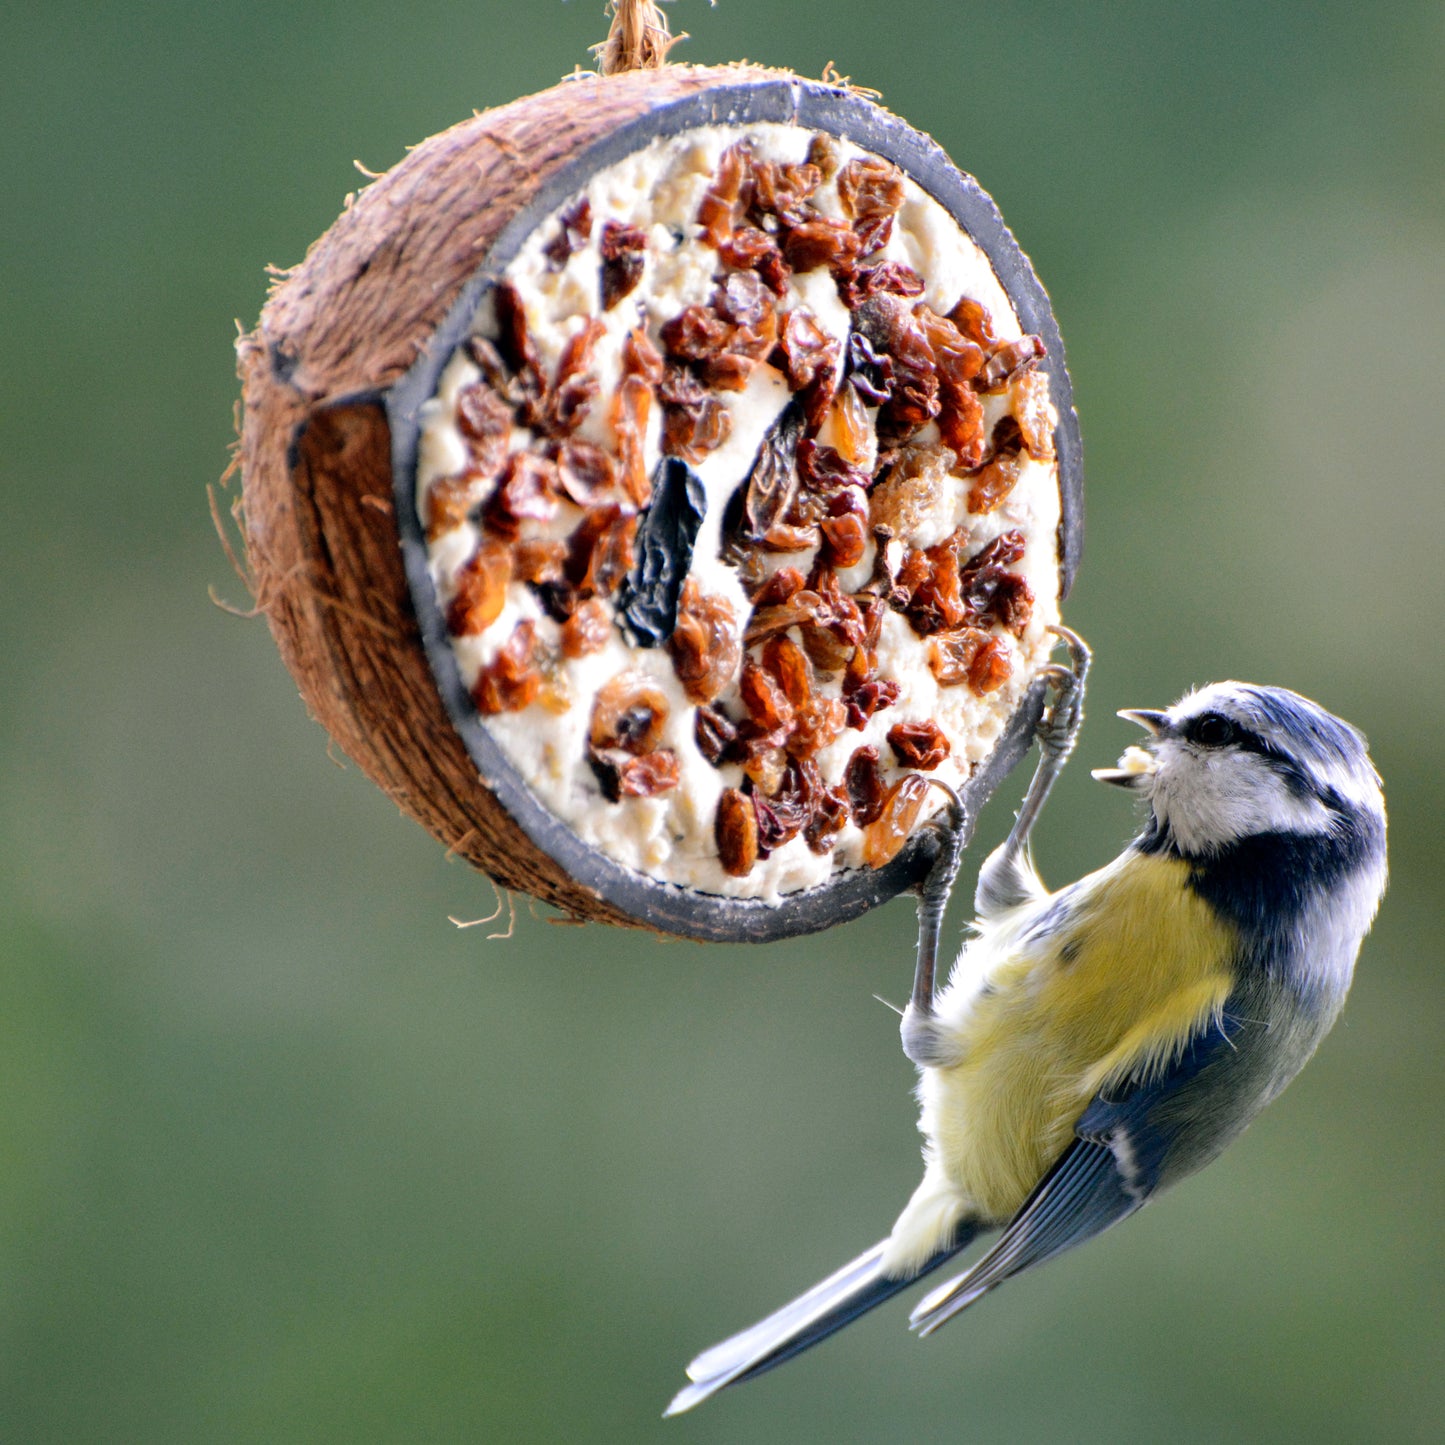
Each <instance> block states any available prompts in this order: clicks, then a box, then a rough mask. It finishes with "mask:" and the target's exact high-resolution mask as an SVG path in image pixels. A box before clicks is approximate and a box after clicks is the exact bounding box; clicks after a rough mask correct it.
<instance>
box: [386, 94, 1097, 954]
mask: <svg viewBox="0 0 1445 1445" xmlns="http://www.w3.org/2000/svg"><path fill="white" fill-rule="evenodd" d="M578 84H579V88H580V87H581V86H582V85H585V84H587V82H586V81H582V82H578ZM580 99H581V97H580V96H579V100H580ZM766 122H775V123H780V124H784V125H798V126H801V127H804V128H807V129H811V130H814V131H822V132H824V133H827V134H830V135H833V136H835V137H838V138H839V139H847V140H849V141H852V142H853V143H855V144H857V145H859V146H861V147H863V148H864V149H866V150H870V151H872V152H874V153H875V154H877V155H881V156H883V157H885V158H886V159H888V160H891V161H893V162H894V163H895V164H896V165H898V166H900V167H901V168H902V169H903V170H904V172H905V173H906V174H907V175H908V176H909V177H910V178H911V179H912V180H914V181H915V182H916V183H917V184H918V185H919V186H920V187H921V188H922V189H923V190H924V191H926V192H927V193H928V194H929V195H931V196H932V197H933V198H934V199H935V200H936V201H938V202H939V204H940V205H942V206H943V208H944V209H945V210H946V211H947V212H948V213H949V215H950V216H952V217H953V219H954V220H955V221H956V222H957V223H958V224H959V225H960V226H961V227H962V229H963V230H964V231H965V233H966V234H967V235H969V236H970V237H971V238H972V240H973V241H974V243H975V244H976V245H977V246H978V247H979V248H980V250H982V251H983V253H984V254H985V256H986V257H987V258H988V260H989V264H990V265H991V266H992V267H993V269H994V273H995V275H996V276H997V277H998V280H999V283H1000V285H1001V286H1002V287H1003V289H1004V291H1005V293H1006V294H1007V295H1008V297H1009V300H1010V302H1011V303H1012V304H1013V306H1014V308H1015V310H1016V311H1017V312H1018V316H1019V320H1020V323H1021V325H1022V326H1023V329H1024V331H1025V332H1032V333H1035V334H1037V335H1039V336H1040V337H1041V338H1042V339H1043V342H1044V346H1045V349H1046V353H1047V354H1046V356H1045V357H1044V359H1043V360H1042V361H1041V362H1040V365H1041V367H1042V368H1043V369H1044V370H1046V371H1047V372H1048V374H1049V382H1050V395H1051V399H1052V401H1053V403H1054V405H1055V407H1056V409H1057V411H1058V414H1059V422H1058V426H1057V428H1056V430H1055V450H1056V453H1057V460H1058V478H1059V500H1060V522H1059V532H1058V554H1059V583H1060V591H1059V595H1060V599H1061V600H1062V599H1063V598H1065V597H1067V595H1068V592H1069V589H1070V587H1071V585H1072V583H1073V579H1074V575H1075V573H1076V571H1077V568H1078V560H1079V553H1080V550H1081V547H1082V541H1083V458H1082V444H1081V439H1080V434H1079V421H1078V415H1077V413H1076V411H1075V409H1074V403H1073V387H1072V384H1071V381H1070V378H1069V374H1068V369H1067V366H1066V364H1065V359H1064V346H1063V339H1062V336H1061V335H1060V333H1059V329H1058V323H1057V321H1056V320H1055V318H1054V314H1053V308H1052V305H1051V304H1050V302H1049V298H1048V294H1047V292H1046V291H1045V290H1044V287H1043V285H1042V283H1041V282H1040V281H1039V279H1038V277H1037V275H1036V274H1035V272H1034V269H1033V266H1032V264H1031V262H1030V261H1029V259H1028V256H1027V255H1026V254H1025V253H1024V251H1023V249H1022V248H1021V247H1020V246H1019V244H1018V242H1017V240H1016V239H1015V238H1014V236H1013V233H1012V232H1011V231H1010V230H1009V229H1008V227H1007V225H1006V224H1005V223H1004V220H1003V217H1002V215H1001V214H1000V212H999V209H998V207H997V205H996V204H995V203H994V201H993V199H992V197H990V196H989V195H988V193H987V192H986V191H984V190H983V188H982V187H981V186H980V185H979V184H978V182H977V181H976V180H974V178H973V177H972V176H970V175H968V174H967V173H966V172H964V171H962V170H960V169H959V168H958V167H957V166H956V165H955V164H954V163H953V161H952V160H951V159H950V158H949V157H948V155H947V153H946V152H945V151H944V150H943V148H942V147H941V146H939V145H938V144H937V142H935V141H933V140H932V139H931V138H929V137H928V136H926V135H924V134H923V133H922V132H920V131H918V130H915V129H914V128H913V127H912V126H910V125H908V124H907V122H905V121H903V120H901V119H900V118H899V117H898V116H895V115H893V114H892V113H891V112H889V111H887V110H884V109H883V108H882V107H881V106H878V105H875V104H873V102H872V101H870V100H868V99H866V98H865V97H863V96H862V95H860V94H859V93H858V92H857V91H853V90H849V89H845V88H840V87H835V86H828V85H823V84H820V83H817V82H812V81H807V80H804V79H802V78H801V77H789V78H786V79H777V78H766V79H762V80H758V81H748V82H741V83H732V84H723V85H718V86H714V87H709V88H708V89H706V90H703V91H701V92H698V93H696V94H692V95H687V96H683V97H680V98H677V99H673V100H670V101H667V102H665V103H664V104H662V105H660V106H658V107H655V108H654V109H652V110H650V111H648V112H646V113H644V114H643V115H641V116H638V117H635V118H633V119H631V120H629V121H627V122H625V123H624V124H622V125H620V126H619V127H618V128H617V129H616V130H614V131H613V132H611V133H610V134H609V135H606V136H604V137H602V138H601V139H599V140H597V141H595V142H593V143H592V144H591V145H588V146H586V147H584V148H583V149H581V150H579V151H578V153H577V154H576V155H575V156H573V157H572V158H571V159H569V160H568V161H566V162H564V163H563V164H562V165H560V166H558V167H557V169H556V170H554V171H553V172H552V173H551V174H550V175H549V176H548V177H547V178H546V179H545V180H544V181H543V183H542V184H541V185H540V186H539V188H538V189H537V191H536V193H535V195H534V196H533V197H532V199H531V200H530V201H529V202H528V203H527V204H526V205H525V206H524V207H522V208H521V209H520V210H519V211H518V212H517V213H516V214H515V215H514V216H513V217H512V218H511V219H510V220H509V221H508V222H507V223H506V224H505V225H504V226H503V227H502V229H501V230H500V231H499V232H498V233H497V236H496V238H495V239H494V241H493V242H492V244H491V246H490V247H489V248H488V250H487V253H486V255H485V256H484V257H483V258H482V260H481V261H480V263H479V264H478V266H477V268H476V269H475V270H474V271H473V273H472V275H471V277H470V278H469V279H468V280H467V282H466V283H465V284H464V285H463V287H462V289H461V291H460V292H459V293H458V294H457V297H456V299H455V300H454V301H453V302H452V304H451V305H450V307H449V308H448V310H447V312H446V315H445V316H444V317H443V319H442V321H441V322H440V324H439V325H438V326H437V327H436V329H435V330H434V331H433V332H432V334H431V336H430V337H429V338H428V340H427V342H426V345H425V347H424V348H423V349H422V351H421V353H420V355H419V356H418V357H417V359H416V361H415V362H414V363H413V364H412V365H411V366H410V367H409V368H408V370H407V371H406V372H405V373H404V374H403V375H402V376H401V377H399V378H398V379H397V380H396V381H395V382H394V383H393V384H392V385H391V386H390V387H388V388H386V389H385V390H384V391H383V392H382V393H381V395H380V397H379V398H378V399H380V400H381V401H382V402H383V403H384V405H385V408H386V413H387V419H388V423H389V426H390V431H391V448H392V482H393V488H394V496H395V516H396V522H397V532H398V541H399V544H400V548H401V553H402V562H403V568H404V571H405V574H406V581H407V589H408V591H409V593H410V596H411V602H412V606H413V608H414V610H415V615H416V621H417V625H418V629H419V632H420V636H421V641H422V646H423V649H424V651H425V654H426V658H427V662H428V665H429V667H430V669H431V673H432V677H433V679H434V681H435V683H436V686H437V691H438V694H439V696H440V698H441V701H442V705H443V707H444V708H445V710H446V712H447V715H448V717H449V718H450V720H451V722H452V725H453V727H454V728H455V729H456V731H457V734H458V736H459V737H460V738H461V740H462V743H463V745H464V747H465V748H466V751H467V754H468V756H469V757H470V758H471V760H472V762H473V763H474V764H475V766H476V767H477V769H478V772H479V776H480V781H481V783H482V785H483V786H484V787H486V788H487V789H488V790H489V791H490V792H491V793H492V794H493V796H494V797H495V798H496V800H497V801H498V802H499V803H500V804H501V806H502V807H503V808H504V810H505V811H506V813H507V815H508V816H509V817H510V818H511V820H512V822H513V823H514V824H516V826H517V827H518V828H520V829H521V831H522V833H523V834H524V835H525V836H526V838H527V839H528V840H529V841H530V842H531V844H532V845H533V846H534V847H536V848H537V849H539V850H540V851H541V852H543V853H544V854H546V855H547V856H548V857H550V858H551V859H552V860H553V861H554V862H555V863H557V864H558V865H559V866H561V867H562V868H563V869H564V870H565V871H566V872H567V873H568V875H569V876H570V877H571V879H572V880H573V881H574V882H575V883H577V884H580V885H581V886H582V887H584V888H585V889H587V890H588V891H589V892H591V893H593V894H595V895H596V896H597V897H599V898H600V899H602V900H603V901H605V902H606V903H608V904H610V905H612V906H613V907H615V908H616V909H618V910H619V911H621V912H622V913H624V914H626V915H627V916H628V917H630V918H632V919H634V920H635V921H637V922H638V923H641V924H643V925H644V926H646V927H649V928H653V929H659V930H661V931H663V932H666V933H670V934H674V935H677V936H679V937H685V938H691V939H696V940H700V941H707V942H741V941H750V942H769V941H774V940H780V939H784V938H792V937H797V936H800V935H803V934H807V933H814V932H819V931H821V930H823V929H827V928H830V927H832V926H833V925H835V924H838V923H843V922H846V921H849V920H851V919H853V918H857V917H860V916H861V915H862V914H864V913H866V912H868V911H869V910H870V909H872V908H874V907H876V906H878V905H879V904H881V903H885V902H887V901H888V900H889V899H891V898H893V897H895V896H897V895H898V894H899V893H901V892H903V891H904V890H906V889H908V888H910V887H912V886H914V885H916V884H917V883H918V882H919V881H920V879H921V878H922V877H923V875H924V874H925V873H926V872H927V870H928V867H929V864H930V863H931V861H932V858H933V856H934V853H935V845H934V841H933V837H932V835H931V832H930V830H928V829H922V830H920V831H919V832H917V833H915V834H914V836H913V837H912V838H910V839H909V841H908V843H907V844H906V845H905V847H904V848H903V849H902V850H901V851H900V853H899V854H898V856H897V857H895V858H894V859H893V860H892V861H891V862H889V863H888V864H886V865H885V866H884V867H882V868H877V869H870V868H856V869H849V870H847V871H846V872H843V873H840V874H838V875H836V876H835V877H833V878H832V879H830V880H829V881H828V882H826V883H823V884H821V885H819V886H818V887H815V888H811V889H806V890H802V891H799V892H795V893H789V894H783V895H782V896H781V897H779V898H778V899H776V900H767V899H758V898H735V897H728V896H725V895H721V894H714V893H707V892H703V891H701V890H697V889H692V888H685V887H683V886H682V885H680V884H674V883H667V882H663V881H660V880H657V879H654V878H650V877H648V876H647V875H646V874H643V873H639V872H637V871H635V870H633V869H631V868H628V867H626V866H625V865H623V864H620V863H617V862H615V861H613V860H612V859H611V858H609V857H607V856H606V855H605V854H603V853H602V852H600V851H599V850H598V849H596V848H594V847H593V846H591V845H590V844H587V843H584V842H583V841H582V840H581V839H580V838H578V836H577V835H576V834H575V833H573V832H572V830H571V829H570V828H569V827H568V826H567V824H566V823H565V822H563V820H562V819H560V818H558V817H557V815H556V814H554V813H553V812H551V810H550V809H548V808H547V807H546V806H545V805H544V804H543V803H542V802H541V801H540V800H539V799H538V798H537V797H536V795H535V794H534V793H533V792H532V790H531V789H530V787H528V785H527V783H526V780H525V779H524V778H523V777H522V775H521V774H520V772H519V771H518V770H517V769H516V768H515V767H514V766H513V764H512V763H511V761H510V760H509V759H508V758H507V757H506V755H505V754H504V753H503V751H502V749H501V747H500V746H499V745H498V743H497V742H496V740H495V739H494V738H493V737H492V736H491V734H490V733H489V732H488V731H487V729H486V726H485V725H484V724H483V722H482V721H481V718H480V717H479V715H478V714H477V712H476V709H475V707H474V705H473V703H472V699H471V696H470V694H469V692H468V691H467V688H466V687H465V685H464V683H463V682H462V678H461V674H460V671H459V669H458V667H457V662H456V657H455V654H454V653H453V651H452V646H451V639H450V636H449V634H448V632H447V629H446V622H445V618H444V615H443V612H442V609H441V607H440V606H439V604H438V602H437V599H436V592H435V589H434V587H433V585H432V581H431V574H430V571H429V567H428V561H429V559H428V553H427V545H426V539H425V536H424V534H423V531H422V528H421V523H420V519H419V518H418V515H417V508H416V469H417V453H418V445H419V439H420V413H421V407H422V405H423V404H424V403H425V402H426V401H428V400H429V399H430V398H431V397H432V396H433V395H435V392H436V389H437V384H438V382H439V380H440V376H441V372H442V370H443V368H444V367H445V366H446V363H447V361H448V360H449V359H450V357H451V356H452V354H453V352H454V351H455V350H456V348H457V346H458V345H460V344H461V342H462V341H463V340H464V339H465V337H466V336H467V335H468V334H469V332H470V330H471V326H472V323H473V320H474V318H475V315H476V311H477V308H478V306H479V304H480V303H481V301H482V298H483V297H484V296H485V294H486V292H487V290H488V289H489V288H490V287H491V286H493V285H494V284H495V283H496V282H497V280H499V279H500V277H501V275H502V273H503V272H504V271H505V268H506V267H507V266H508V265H509V264H510V263H511V262H512V261H513V260H514V259H515V257H516V255H517V254H518V252H519V251H520V250H521V247H522V245H523V244H524V243H525V241H526V239H527V238H528V237H529V236H530V235H531V234H532V233H533V232H534V231H535V230H536V228H537V227H538V226H539V225H540V224H542V222H543V221H545V220H546V219H547V217H549V216H550V215H552V214H553V212H555V211H556V210H557V209H558V208H559V207H560V206H561V205H562V204H563V203H564V202H565V201H566V200H567V199H568V198H569V197H570V196H571V195H573V194H574V193H575V192H576V191H577V190H579V189H580V188H581V186H583V185H585V184H586V182H587V180H588V179H590V178H591V176H592V175H594V174H596V172H597V171H599V170H601V169H604V168H605V167H607V166H609V165H612V164H614V163H616V162H618V161H621V160H623V159H625V158H626V157H627V156H629V155H631V154H633V153H634V152H635V151H638V150H640V149H642V148H643V147H644V146H646V145H648V144H650V143H651V142H653V141H655V140H659V139H663V138H668V137H671V136H674V135H678V134H680V133H682V132H684V131H688V130H694V129H697V128H699V127H702V126H709V125H752V124H758V123H766ZM1045 690H1046V689H1045V685H1044V683H1043V682H1042V681H1041V680H1039V681H1036V682H1035V683H1034V684H1033V686H1031V687H1030V688H1029V689H1028V691H1027V692H1026V693H1025V695H1024V697H1023V699H1022V700H1021V701H1020V704H1019V706H1018V707H1017V708H1016V709H1015V711H1014V713H1013V715H1012V716H1011V718H1010V720H1009V723H1008V726H1007V727H1006V728H1005V729H1004V731H1003V732H1002V733H1001V734H1000V735H999V737H998V739H997V741H996V742H995V744H994V747H993V749H992V750H991V751H990V753H989V755H988V756H987V758H985V759H984V761H983V762H982V764H980V765H979V766H978V767H977V768H976V769H975V771H974V772H973V774H972V775H971V776H970V778H969V780H968V782H967V784H966V785H965V787H964V788H963V789H962V797H963V801H964V804H965V808H966V814H967V818H966V822H965V832H966V836H965V840H964V841H965V844H967V842H968V840H969V839H970V838H971V836H972V833H973V830H974V827H975V824H976V820H977V818H978V815H979V813H980V812H981V810H982V808H983V806H984V804H985V803H986V802H987V801H988V799H989V797H990V796H991V795H992V794H993V792H994V791H995V789H996V788H997V787H998V786H999V784H1000V783H1002V781H1003V780H1004V778H1005V777H1006V776H1007V775H1008V774H1009V773H1010V772H1011V771H1012V770H1013V768H1014V767H1015V766H1016V765H1017V764H1018V763H1019V761H1020V760H1021V759H1022V758H1023V757H1024V755H1025V754H1026V753H1027V752H1028V749H1029V746H1030V744H1031V742H1032V739H1033V733H1034V729H1035V727H1036V726H1037V724H1038V720H1039V717H1040V715H1041V713H1042V710H1043V706H1044V694H1045Z"/></svg>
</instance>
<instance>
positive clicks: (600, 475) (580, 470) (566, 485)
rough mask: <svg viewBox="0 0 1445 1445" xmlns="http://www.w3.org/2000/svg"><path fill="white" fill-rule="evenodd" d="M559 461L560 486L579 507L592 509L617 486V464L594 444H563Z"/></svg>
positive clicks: (558, 480)
mask: <svg viewBox="0 0 1445 1445" xmlns="http://www.w3.org/2000/svg"><path fill="white" fill-rule="evenodd" d="M555 461H556V463H557V486H558V487H559V489H560V490H561V491H562V493H563V494H564V495H565V496H566V497H567V499H568V500H569V501H572V502H575V503H576V504H577V505H578V506H579V507H589V506H591V505H592V504H593V503H594V502H597V501H599V500H600V499H601V498H602V496H603V494H604V493H606V492H610V491H611V490H612V488H613V487H615V486H616V485H617V463H616V462H614V461H613V460H612V458H611V457H610V456H609V455H608V454H607V453H606V452H605V451H603V450H602V448H601V447H599V446H596V445H594V444H593V443H592V442H583V441H574V440H569V441H565V442H561V443H560V444H559V445H558V446H557V449H556V456H555Z"/></svg>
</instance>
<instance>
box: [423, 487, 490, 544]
mask: <svg viewBox="0 0 1445 1445" xmlns="http://www.w3.org/2000/svg"><path fill="white" fill-rule="evenodd" d="M483 481H484V479H483V478H482V477H480V476H478V474H477V473H476V472H472V471H467V472H461V473H460V474H458V475H457V476H452V477H442V478H440V479H439V480H437V481H435V482H433V483H432V485H431V489H430V490H429V491H428V492H427V497H426V538H427V541H428V542H435V541H436V539H437V538H438V537H440V536H442V535H443V533H446V532H450V531H451V530H452V529H453V528H454V527H460V526H461V525H462V523H463V522H465V521H466V520H467V516H468V514H469V513H470V512H471V510H472V507H473V506H474V505H475V502H476V499H477V497H478V495H479V494H480V492H481V489H482V486H483Z"/></svg>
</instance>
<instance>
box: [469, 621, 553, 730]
mask: <svg viewBox="0 0 1445 1445" xmlns="http://www.w3.org/2000/svg"><path fill="white" fill-rule="evenodd" d="M536 646H537V627H536V624H535V623H534V622H533V621H532V620H531V619H530V618H526V619H524V620H523V621H521V622H519V623H518V624H517V625H516V627H514V628H513V629H512V635H511V636H510V637H509V638H508V639H507V640H506V641H505V642H504V643H503V644H502V645H501V647H500V648H499V649H498V650H497V654H496V656H495V657H494V658H493V659H492V660H491V661H490V662H489V663H487V664H486V665H485V666H484V667H483V668H482V669H481V671H480V672H479V673H478V674H477V680H476V682H475V683H474V684H473V686H472V701H473V702H474V703H475V704H476V707H477V711H478V712H479V713H482V714H484V715H487V716H495V715H496V714H497V713H501V712H520V711H521V710H522V709H523V708H524V707H526V706H527V704H528V703H531V702H534V701H536V698H537V694H538V693H539V692H540V691H541V690H542V674H541V673H540V672H538V671H537V668H536V666H535V663H534V654H535V652H536Z"/></svg>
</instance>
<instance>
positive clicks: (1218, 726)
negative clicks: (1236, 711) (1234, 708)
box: [1189, 712, 1238, 748]
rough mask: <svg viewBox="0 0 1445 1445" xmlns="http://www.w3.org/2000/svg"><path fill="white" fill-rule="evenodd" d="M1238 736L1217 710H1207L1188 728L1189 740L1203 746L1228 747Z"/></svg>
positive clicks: (1231, 724)
mask: <svg viewBox="0 0 1445 1445" xmlns="http://www.w3.org/2000/svg"><path fill="white" fill-rule="evenodd" d="M1237 736H1238V733H1237V731H1236V730H1235V726H1234V724H1233V723H1232V722H1230V720H1229V719H1228V718H1227V717H1221V716H1220V714H1219V713H1217V712H1207V713H1205V714H1204V716H1203V717H1202V718H1200V719H1199V720H1198V721H1197V722H1196V723H1195V724H1194V726H1193V727H1192V728H1190V729H1189V740H1190V741H1191V742H1195V743H1198V744H1199V746H1200V747H1203V748H1223V747H1228V745H1229V744H1230V743H1232V742H1233V741H1234V740H1235V738H1236V737H1237Z"/></svg>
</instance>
